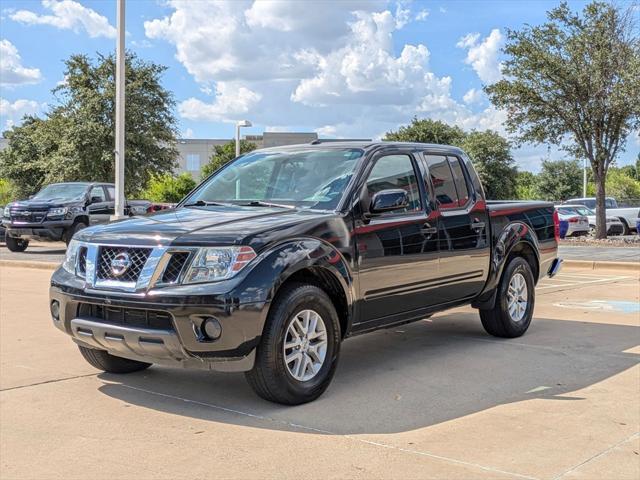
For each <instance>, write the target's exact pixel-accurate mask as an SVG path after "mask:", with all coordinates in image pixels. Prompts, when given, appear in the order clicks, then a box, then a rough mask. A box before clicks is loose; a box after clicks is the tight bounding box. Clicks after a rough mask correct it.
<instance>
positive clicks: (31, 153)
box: [0, 53, 178, 195]
mask: <svg viewBox="0 0 640 480" xmlns="http://www.w3.org/2000/svg"><path fill="white" fill-rule="evenodd" d="M65 65H66V69H65V82H64V84H62V85H60V86H58V87H56V88H55V89H54V90H53V93H54V95H55V97H56V99H57V101H58V104H57V105H55V106H54V107H53V108H52V109H51V110H50V111H49V112H48V113H47V114H46V116H45V118H43V119H40V118H35V117H29V118H26V119H25V121H24V123H23V125H22V126H19V127H14V128H12V129H11V130H9V131H7V132H5V133H4V136H5V137H6V138H7V139H8V140H9V146H8V148H6V149H5V150H4V151H3V152H1V153H0V175H1V176H3V177H6V178H9V179H11V180H12V181H13V183H14V185H15V186H16V188H17V190H18V191H19V193H20V194H22V195H27V194H31V193H34V192H35V191H37V190H38V189H40V187H42V185H44V184H47V183H51V182H58V181H70V180H92V181H113V178H114V167H115V165H114V155H113V149H114V144H115V138H114V124H115V81H114V75H115V60H114V57H113V55H110V56H107V57H104V56H98V58H97V59H95V60H94V59H91V58H89V57H87V56H86V55H73V56H71V57H70V58H69V59H68V60H67V61H66V62H65ZM165 70H166V67H164V66H161V65H157V64H154V63H150V62H146V61H143V60H141V59H139V58H137V57H136V56H135V55H134V54H132V53H128V54H127V57H126V86H125V92H126V120H125V125H126V138H125V159H126V160H125V166H126V167H125V168H126V171H125V190H126V192H127V194H128V195H132V194H135V193H137V192H139V191H140V190H142V189H143V188H144V187H145V186H146V184H147V182H148V181H149V179H151V178H152V177H154V176H156V175H161V174H163V173H168V172H171V171H172V169H173V168H174V166H175V160H176V158H177V155H178V152H177V150H176V149H175V146H174V145H175V140H176V138H175V137H176V120H175V116H174V113H173V110H174V106H175V102H174V99H173V96H172V94H171V93H170V92H169V91H167V90H166V89H165V88H164V87H163V86H162V85H161V82H160V80H161V76H162V74H163V72H164V71H165Z"/></svg>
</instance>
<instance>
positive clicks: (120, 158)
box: [113, 0, 125, 220]
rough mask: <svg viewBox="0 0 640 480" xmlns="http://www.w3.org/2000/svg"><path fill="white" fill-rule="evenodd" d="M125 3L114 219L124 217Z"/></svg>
mask: <svg viewBox="0 0 640 480" xmlns="http://www.w3.org/2000/svg"><path fill="white" fill-rule="evenodd" d="M124 1H125V0H117V9H116V10H117V11H116V13H117V17H118V25H117V27H118V28H117V29H118V37H117V40H116V145H115V162H116V179H115V180H116V182H115V183H116V198H115V212H114V213H115V215H114V216H113V219H114V220H116V219H118V218H123V217H124V203H125V200H124V84H125V82H124V79H125V57H124V56H125V53H124V35H125V28H124V8H125V5H124Z"/></svg>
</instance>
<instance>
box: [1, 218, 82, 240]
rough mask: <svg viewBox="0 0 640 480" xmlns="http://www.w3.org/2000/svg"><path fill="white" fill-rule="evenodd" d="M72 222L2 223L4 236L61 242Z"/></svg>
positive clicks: (6, 221)
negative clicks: (4, 230) (4, 231)
mask: <svg viewBox="0 0 640 480" xmlns="http://www.w3.org/2000/svg"><path fill="white" fill-rule="evenodd" d="M71 225H73V220H55V221H45V222H41V223H11V222H10V221H8V220H3V221H2V226H3V227H4V228H5V229H6V234H7V235H9V236H10V237H13V238H32V239H37V240H61V239H62V236H63V234H64V232H65V230H66V229H68V228H69V227H70V226H71Z"/></svg>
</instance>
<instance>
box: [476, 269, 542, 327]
mask: <svg viewBox="0 0 640 480" xmlns="http://www.w3.org/2000/svg"><path fill="white" fill-rule="evenodd" d="M534 288H535V284H534V280H533V273H532V272H531V267H530V266H529V264H528V263H527V261H526V260H525V259H524V258H522V257H514V258H513V259H511V261H510V262H509V264H508V265H507V266H506V268H505V270H504V273H503V275H502V280H501V281H500V285H499V286H498V292H497V298H496V302H495V305H494V307H493V308H491V309H484V310H483V309H481V310H480V319H481V320H482V326H483V327H484V329H485V330H486V331H487V333H489V334H490V335H493V336H494V337H504V338H515V337H519V336H521V335H523V334H524V332H526V331H527V329H528V328H529V325H530V324H531V318H532V317H533V307H534V304H535V290H534Z"/></svg>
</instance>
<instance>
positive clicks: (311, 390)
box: [245, 283, 341, 405]
mask: <svg viewBox="0 0 640 480" xmlns="http://www.w3.org/2000/svg"><path fill="white" fill-rule="evenodd" d="M306 312H311V313H306ZM314 314H315V315H314ZM305 315H307V317H305ZM305 318H306V320H305ZM309 318H312V319H315V324H313V325H314V326H310V325H312V323H313V321H314V320H309ZM296 321H300V322H301V324H302V325H304V324H305V322H306V331H307V332H309V333H308V334H305V333H304V331H305V328H302V332H301V333H300V334H299V335H298V334H295V335H296V336H295V337H294V336H293V335H292V333H291V332H292V330H291V329H292V328H294V330H296V328H297V327H296V326H294V322H296ZM315 325H317V326H318V328H315ZM296 331H298V332H299V330H296ZM318 332H322V333H318ZM322 339H324V340H326V343H325V344H324V347H320V348H324V352H321V351H320V353H319V355H318V351H316V350H315V348H314V347H316V346H317V345H318V343H317V342H321V341H322ZM340 340H341V334H340V322H339V320H338V314H337V313H336V309H335V307H334V306H333V303H332V302H331V300H330V299H329V297H328V296H327V294H326V293H325V292H324V291H323V290H321V289H320V288H318V287H316V286H314V285H306V284H300V283H295V284H291V285H287V286H285V287H284V289H283V291H282V292H281V293H279V294H278V297H277V299H276V301H275V302H274V303H273V305H272V306H271V309H270V311H269V316H268V317H267V322H266V325H265V327H264V331H263V334H262V339H261V341H260V344H259V345H258V347H257V351H256V360H255V364H254V367H253V369H252V370H251V371H249V372H246V373H245V377H246V379H247V381H248V382H249V385H250V386H251V388H252V389H253V390H254V391H255V392H256V393H257V394H258V395H259V396H260V397H262V398H264V399H265V400H269V401H271V402H276V403H282V404H284V405H299V404H301V403H307V402H311V401H313V400H315V399H316V398H318V397H319V396H320V395H322V393H323V392H324V391H325V390H326V389H327V387H328V386H329V383H331V379H332V378H333V374H334V373H335V370H336V366H337V364H338V356H339V353H340ZM285 341H286V342H287V343H286V345H297V344H298V342H299V344H300V346H299V347H287V346H286V345H285ZM298 351H300V353H298ZM306 352H311V353H308V354H307V353H306ZM297 356H298V357H299V358H300V360H295V359H296V357H297ZM320 357H322V360H321V361H320V360H318V358H320ZM285 358H294V360H289V363H287V362H286V360H285ZM307 358H308V359H309V361H310V362H313V363H309V364H308V366H307V363H303V364H302V368H301V369H300V370H298V368H296V366H297V365H298V363H297V362H298V361H300V362H303V361H306V360H305V359H307ZM314 370H315V373H314ZM296 377H298V378H296Z"/></svg>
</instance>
